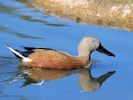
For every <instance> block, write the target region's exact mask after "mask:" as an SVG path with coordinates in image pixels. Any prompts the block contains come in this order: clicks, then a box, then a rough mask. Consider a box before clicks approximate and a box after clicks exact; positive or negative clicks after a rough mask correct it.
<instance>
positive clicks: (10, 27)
mask: <svg viewBox="0 0 133 100" xmlns="http://www.w3.org/2000/svg"><path fill="white" fill-rule="evenodd" d="M21 1H22V0H21ZM132 33H133V32H128V31H124V30H119V29H111V28H105V27H101V26H91V25H85V24H78V23H75V22H72V21H69V20H65V19H60V18H58V17H55V16H51V15H45V14H43V13H41V12H40V11H39V10H36V9H34V8H33V7H31V6H30V5H29V4H28V3H27V2H20V1H19V0H6V1H5V0H0V51H1V52H0V100H37V99H40V100H44V99H45V100H56V99H58V100H59V99H63V100H68V99H73V100H85V99H93V100H97V99H99V100H125V99H127V100H132V98H133V95H132V92H133V91H132V90H133V86H132V84H133V79H132V70H133V67H132V65H133V60H132V51H133V46H132V44H133V39H132V37H133V34H132ZM87 35H93V36H96V37H98V38H99V39H100V41H101V43H102V44H103V45H104V47H106V48H108V49H109V50H110V51H111V52H113V53H114V54H115V55H116V57H115V58H113V57H108V56H106V55H104V54H101V53H98V52H95V53H93V54H92V58H93V60H94V61H95V64H93V66H92V68H91V73H90V72H89V71H88V70H75V71H47V70H31V69H24V68H21V67H19V65H18V64H19V63H18V61H17V59H16V58H15V57H14V55H13V54H12V53H11V52H10V51H9V50H7V49H6V48H5V47H4V45H5V44H9V45H11V46H12V47H14V48H18V49H20V50H22V47H21V46H35V47H50V48H53V49H57V50H62V51H66V52H68V53H70V54H72V55H77V45H78V43H79V41H80V39H81V38H82V37H84V36H87ZM114 70H115V71H116V73H115V74H113V75H112V76H111V77H110V78H109V79H107V80H106V81H105V82H104V83H103V84H102V85H101V87H100V84H99V83H98V78H96V77H99V76H101V75H103V74H105V76H108V74H106V73H107V72H109V71H114ZM85 73H86V74H85ZM84 74H85V75H84ZM87 74H88V76H87ZM90 74H91V75H92V76H89V75H90ZM82 75H84V76H85V77H80V76H82ZM47 76H51V77H47ZM80 80H81V81H80ZM85 80H87V81H85ZM86 82H87V83H86ZM82 83H83V84H82ZM91 83H92V84H91ZM91 85H92V86H91ZM89 86H90V88H89ZM93 86H94V87H93ZM91 87H93V88H91ZM88 88H89V89H88ZM91 89H92V91H91ZM89 90H90V91H89Z"/></svg>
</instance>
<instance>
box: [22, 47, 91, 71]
mask: <svg viewBox="0 0 133 100" xmlns="http://www.w3.org/2000/svg"><path fill="white" fill-rule="evenodd" d="M28 58H30V59H32V61H31V62H21V65H23V66H27V67H39V68H45V69H75V68H82V67H84V66H87V65H88V64H89V60H86V59H88V58H86V57H85V58H83V57H82V59H81V58H80V57H74V56H71V55H69V54H66V53H64V52H60V51H55V50H45V49H36V50H35V51H34V52H33V53H31V54H30V55H29V56H28Z"/></svg>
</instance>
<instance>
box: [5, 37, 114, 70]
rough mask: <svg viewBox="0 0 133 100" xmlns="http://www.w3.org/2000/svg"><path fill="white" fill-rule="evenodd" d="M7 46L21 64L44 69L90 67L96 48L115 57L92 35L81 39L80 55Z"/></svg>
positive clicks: (48, 49)
mask: <svg viewBox="0 0 133 100" xmlns="http://www.w3.org/2000/svg"><path fill="white" fill-rule="evenodd" d="M6 47H7V48H8V49H9V50H10V51H12V52H13V53H14V54H15V56H16V57H17V58H18V59H19V61H20V65H22V66H26V67H35V68H44V69H64V70H68V69H76V68H88V67H89V66H90V65H91V58H90V55H91V53H92V52H93V51H95V50H97V51H99V52H101V53H104V54H106V55H108V56H114V57H115V55H114V54H113V53H111V52H109V51H108V50H107V49H105V48H104V47H103V46H102V44H101V43H100V41H99V40H98V39H97V38H95V37H92V36H86V37H84V38H83V39H82V40H81V41H80V43H79V45H78V56H73V55H71V54H68V53H66V52H62V51H57V50H54V49H50V48H34V47H24V49H25V50H26V51H19V50H16V49H14V48H12V47H10V46H8V45H6Z"/></svg>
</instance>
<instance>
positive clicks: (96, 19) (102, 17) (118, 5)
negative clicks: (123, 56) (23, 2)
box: [32, 0, 133, 31]
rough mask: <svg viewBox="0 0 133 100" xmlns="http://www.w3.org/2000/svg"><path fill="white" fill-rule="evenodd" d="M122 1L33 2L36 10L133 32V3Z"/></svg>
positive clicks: (69, 0)
mask: <svg viewBox="0 0 133 100" xmlns="http://www.w3.org/2000/svg"><path fill="white" fill-rule="evenodd" d="M120 1H121V0H32V5H33V6H34V7H36V8H39V9H41V11H45V13H50V14H51V13H52V14H55V15H58V16H60V17H63V18H69V19H72V20H75V21H77V22H85V23H91V24H96V25H104V26H111V27H116V28H123V29H126V30H129V31H133V3H132V2H120Z"/></svg>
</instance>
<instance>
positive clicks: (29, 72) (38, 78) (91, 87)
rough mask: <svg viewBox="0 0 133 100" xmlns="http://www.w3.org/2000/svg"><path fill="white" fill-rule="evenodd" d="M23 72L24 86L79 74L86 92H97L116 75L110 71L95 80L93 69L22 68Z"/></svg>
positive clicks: (79, 79) (80, 81)
mask: <svg viewBox="0 0 133 100" xmlns="http://www.w3.org/2000/svg"><path fill="white" fill-rule="evenodd" d="M21 71H22V73H23V76H24V79H25V82H24V84H23V86H27V85H30V84H42V83H43V82H44V81H45V82H46V81H50V80H57V79H60V78H64V77H67V76H70V75H72V74H79V78H78V81H79V84H80V86H81V88H82V89H83V91H85V92H93V91H97V90H98V89H99V88H100V87H101V85H102V83H103V82H104V81H105V80H106V79H107V78H109V77H110V76H111V75H113V74H114V73H115V71H110V72H108V73H106V74H103V75H101V76H100V77H98V78H94V77H92V75H91V69H76V70H50V69H47V70H46V69H30V68H24V67H21Z"/></svg>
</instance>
